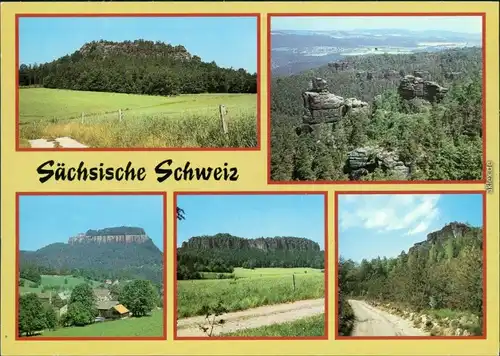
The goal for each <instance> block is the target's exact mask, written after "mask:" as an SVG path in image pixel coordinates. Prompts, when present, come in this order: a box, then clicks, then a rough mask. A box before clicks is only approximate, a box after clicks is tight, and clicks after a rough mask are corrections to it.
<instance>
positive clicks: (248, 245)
mask: <svg viewBox="0 0 500 356" xmlns="http://www.w3.org/2000/svg"><path fill="white" fill-rule="evenodd" d="M181 248H182V249H191V250H193V249H195V250H199V249H201V250H209V249H215V250H238V251H239V250H248V249H258V250H262V251H316V252H319V251H320V250H321V249H320V246H319V244H318V243H317V242H314V241H312V240H309V239H306V238H302V237H259V238H255V239H245V238H242V237H237V236H233V235H230V234H226V233H219V234H216V235H214V236H194V237H191V238H190V239H189V240H188V241H184V242H183V243H182V246H181Z"/></svg>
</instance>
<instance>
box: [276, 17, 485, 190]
mask: <svg viewBox="0 0 500 356" xmlns="http://www.w3.org/2000/svg"><path fill="white" fill-rule="evenodd" d="M294 16H295V17H306V16H307V17H308V16H318V17H328V16H331V17H339V16H353V17H354V16H357V17H359V16H380V17H394V16H481V18H482V36H481V37H482V48H481V49H482V61H483V65H482V70H483V77H482V96H483V100H482V131H483V137H482V142H483V150H482V152H483V174H482V179H481V180H461V181H454V180H435V181H434V180H433V181H427V180H414V181H398V180H392V181H325V180H319V181H273V180H271V105H270V103H271V80H272V74H271V72H272V71H271V60H272V57H271V55H272V53H271V52H272V48H271V18H272V17H294ZM267 61H268V63H267V102H268V107H267V116H268V119H267V147H268V149H267V184H270V185H278V184H297V185H301V184H359V185H363V184H408V183H411V184H455V183H460V184H486V149H487V147H486V76H487V75H486V13H485V12H402V13H397V12H394V13H384V12H380V13H373V12H370V13H362V12H360V13H355V12H354V13H351V12H349V13H269V14H268V16H267Z"/></svg>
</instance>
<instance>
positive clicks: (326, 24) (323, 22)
mask: <svg viewBox="0 0 500 356" xmlns="http://www.w3.org/2000/svg"><path fill="white" fill-rule="evenodd" d="M271 21H272V22H271V29H272V30H311V31H327V30H348V31H349V30H359V29H361V30H362V29H402V30H414V31H422V30H438V31H453V32H465V33H481V32H482V27H481V26H482V20H481V17H480V16H365V17H362V16H329V17H327V16H317V17H274V18H272V19H271Z"/></svg>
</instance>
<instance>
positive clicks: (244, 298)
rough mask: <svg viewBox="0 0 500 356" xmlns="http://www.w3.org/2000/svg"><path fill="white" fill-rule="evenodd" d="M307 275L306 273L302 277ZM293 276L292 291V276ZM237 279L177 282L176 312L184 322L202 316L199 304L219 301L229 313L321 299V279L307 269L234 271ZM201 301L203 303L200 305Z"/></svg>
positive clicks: (316, 273)
mask: <svg viewBox="0 0 500 356" xmlns="http://www.w3.org/2000/svg"><path fill="white" fill-rule="evenodd" d="M305 271H308V273H304V272H305ZM294 272H295V291H294V289H293V279H292V275H293V273H294ZM235 274H236V275H237V276H240V277H242V278H240V279H219V280H214V279H201V280H190V281H178V282H177V283H178V285H177V311H178V317H179V318H184V317H188V316H193V315H200V314H201V313H202V310H201V307H202V304H208V305H213V304H216V303H218V302H219V301H221V302H222V304H223V305H224V306H225V307H226V308H227V309H228V310H229V311H237V310H245V309H249V308H255V307H258V306H262V305H271V304H279V303H287V302H292V301H297V300H304V299H314V298H322V297H324V296H325V278H324V277H325V275H324V274H323V273H321V271H319V270H313V269H309V268H296V269H295V268H293V269H292V268H290V269H287V268H257V269H254V270H244V269H242V268H238V269H235ZM200 301H203V303H200Z"/></svg>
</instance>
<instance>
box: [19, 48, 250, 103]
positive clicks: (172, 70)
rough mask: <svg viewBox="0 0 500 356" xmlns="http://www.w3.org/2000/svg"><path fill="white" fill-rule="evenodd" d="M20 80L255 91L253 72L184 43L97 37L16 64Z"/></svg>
mask: <svg viewBox="0 0 500 356" xmlns="http://www.w3.org/2000/svg"><path fill="white" fill-rule="evenodd" d="M19 85H21V86H28V85H35V86H43V87H45V88H57V89H71V90H84V91H101V92H116V93H132V94H147V95H176V94H197V93H256V92H257V74H255V73H248V72H247V71H246V70H244V69H237V70H236V69H232V68H221V67H219V66H217V64H216V63H215V62H211V63H207V62H203V61H202V59H201V58H200V57H198V56H195V55H191V54H190V53H189V52H188V51H187V50H186V48H184V47H183V46H172V45H170V44H166V43H162V42H153V41H145V40H135V41H125V42H111V41H104V40H101V41H94V42H90V43H86V44H84V45H83V46H82V47H81V48H80V49H79V50H77V51H75V52H73V53H72V54H68V55H66V56H63V57H61V58H59V59H56V60H54V61H52V62H49V63H45V64H38V65H36V64H35V65H29V66H28V65H25V64H21V66H20V68H19Z"/></svg>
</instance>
